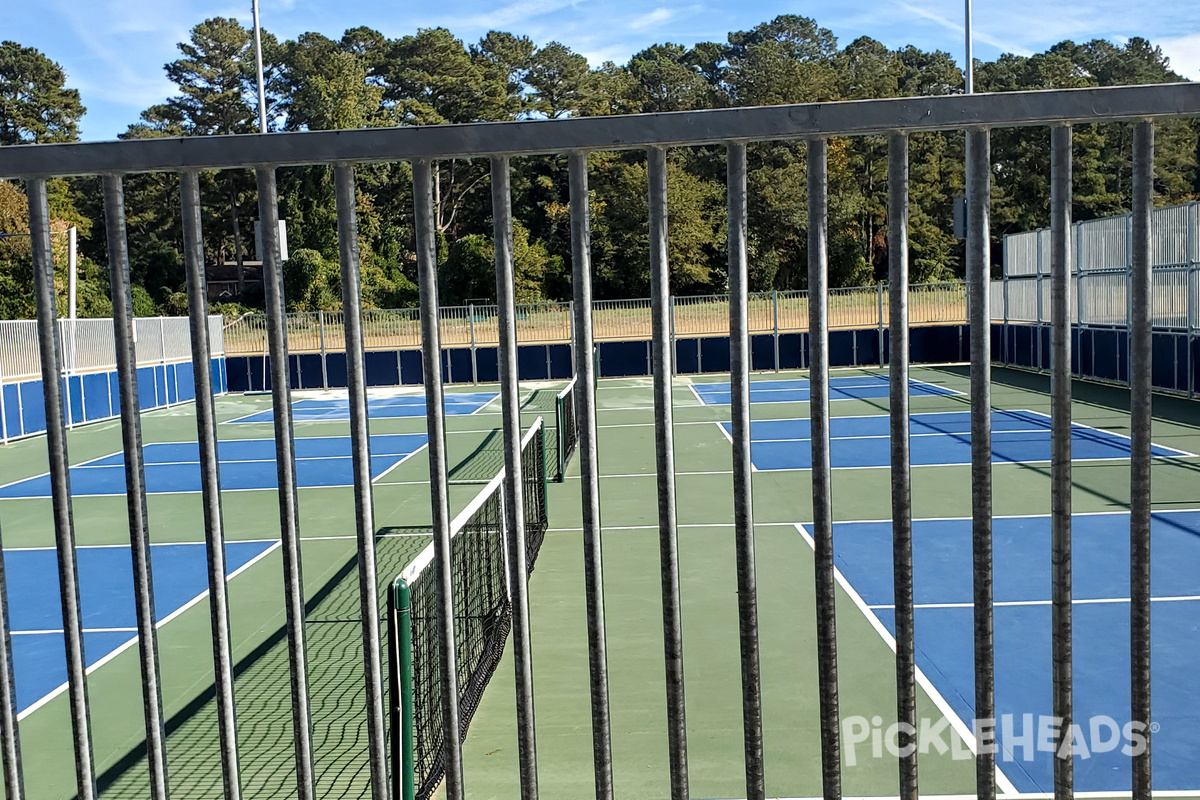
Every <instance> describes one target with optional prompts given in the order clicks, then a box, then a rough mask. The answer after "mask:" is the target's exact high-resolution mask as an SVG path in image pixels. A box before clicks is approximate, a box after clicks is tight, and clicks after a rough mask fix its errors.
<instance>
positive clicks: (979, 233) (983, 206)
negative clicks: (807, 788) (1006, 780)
mask: <svg viewBox="0 0 1200 800" xmlns="http://www.w3.org/2000/svg"><path fill="white" fill-rule="evenodd" d="M990 149H991V143H990V139H989V134H988V132H987V131H986V130H970V131H967V297H968V300H969V303H968V315H969V317H970V320H969V323H970V328H971V553H972V562H973V568H974V572H973V575H974V579H973V582H974V606H975V718H976V719H978V720H981V721H983V722H981V724H983V725H988V724H989V721H990V723H992V724H994V720H995V716H996V698H995V684H996V676H995V660H994V650H993V640H992V639H993V637H992V410H991V409H992V376H991V369H992V344H991V331H990V330H989V325H990V324H991V323H990V319H989V316H990V315H989V310H988V301H989V295H990V291H991V286H990V284H991V280H990V277H991V249H990V236H991V234H990V229H989V220H988V217H989V213H990V192H991V152H990ZM975 785H976V792H977V794H978V797H979V800H995V797H996V756H995V753H994V751H993V748H991V747H985V746H980V747H979V749H978V752H977V753H976V756H975Z"/></svg>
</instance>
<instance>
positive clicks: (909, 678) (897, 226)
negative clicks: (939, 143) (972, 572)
mask: <svg viewBox="0 0 1200 800" xmlns="http://www.w3.org/2000/svg"><path fill="white" fill-rule="evenodd" d="M887 220H888V231H887V236H888V304H889V305H888V326H889V330H890V336H891V349H890V352H889V360H888V365H889V367H888V395H889V399H888V409H889V412H890V417H889V428H890V435H891V465H892V583H893V587H894V592H893V596H894V599H893V601H892V602H893V603H894V604H895V607H896V608H895V620H896V720H897V724H899V725H901V726H907V728H904V727H902V728H901V729H900V730H899V736H898V738H897V742H896V746H897V748H898V749H899V751H900V752H901V753H906V754H905V755H901V756H900V759H899V768H900V799H901V800H916V798H917V796H918V794H917V747H916V743H917V736H916V730H917V680H916V672H917V668H916V655H915V653H916V647H915V644H914V621H913V560H912V484H911V472H910V464H911V457H910V456H911V453H910V450H909V438H908V435H909V430H908V355H909V354H908V343H909V337H908V135H907V134H904V133H893V134H892V135H891V137H890V139H889V140H888V212H887ZM881 324H882V315H881ZM880 352H881V353H882V343H881V346H880ZM910 748H911V751H909V750H910ZM906 751H908V752H906Z"/></svg>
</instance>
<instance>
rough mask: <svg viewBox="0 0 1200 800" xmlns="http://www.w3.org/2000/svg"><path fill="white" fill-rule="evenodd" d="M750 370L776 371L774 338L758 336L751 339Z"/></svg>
mask: <svg viewBox="0 0 1200 800" xmlns="http://www.w3.org/2000/svg"><path fill="white" fill-rule="evenodd" d="M750 369H754V370H768V369H775V337H774V336H770V335H767V336H763V335H758V336H751V337H750Z"/></svg>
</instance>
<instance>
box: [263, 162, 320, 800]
mask: <svg viewBox="0 0 1200 800" xmlns="http://www.w3.org/2000/svg"><path fill="white" fill-rule="evenodd" d="M256 173H257V177H258V215H259V219H261V220H262V242H263V251H264V252H263V264H262V271H263V285H264V287H265V288H266V300H267V344H268V347H269V348H270V352H271V409H272V414H273V416H274V419H275V461H276V468H277V470H278V474H279V529H280V533H281V538H282V540H283V548H282V549H283V586H284V607H285V611H286V615H287V641H288V668H289V670H290V672H291V689H292V730H293V732H294V734H295V736H296V742H295V746H296V787H297V793H298V797H299V800H315V797H316V792H315V789H314V781H315V776H314V774H313V743H312V716H311V710H310V708H309V704H308V648H307V644H306V642H305V638H304V582H303V571H302V568H301V563H300V561H301V553H300V517H299V513H298V500H297V496H296V440H295V435H294V431H293V429H292V399H291V384H290V380H291V379H290V376H289V375H288V343H287V313H286V311H285V306H284V297H283V269H282V266H281V264H280V262H279V200H278V197H277V194H276V189H275V170H274V169H273V168H271V167H262V168H260V169H258V170H257V171H256Z"/></svg>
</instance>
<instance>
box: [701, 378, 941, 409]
mask: <svg viewBox="0 0 1200 800" xmlns="http://www.w3.org/2000/svg"><path fill="white" fill-rule="evenodd" d="M692 391H693V392H695V393H696V397H697V398H698V399H699V400H700V402H701V403H703V404H704V405H706V406H727V405H729V396H730V395H729V392H730V389H729V384H728V383H693V384H692ZM908 392H909V395H910V396H913V397H916V396H920V395H924V396H937V397H950V396H956V395H961V394H962V392H957V391H955V390H953V389H947V388H946V387H944V386H938V385H937V384H935V383H926V382H925V381H915V380H910V381H909V382H908ZM887 396H888V376H887V375H847V376H845V377H840V378H830V379H829V399H830V400H831V401H832V400H878V399H882V398H886V397H887ZM808 399H809V389H808V381H807V380H806V379H803V378H800V379H795V380H781V381H753V382H751V384H750V402H751V403H807V402H808Z"/></svg>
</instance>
